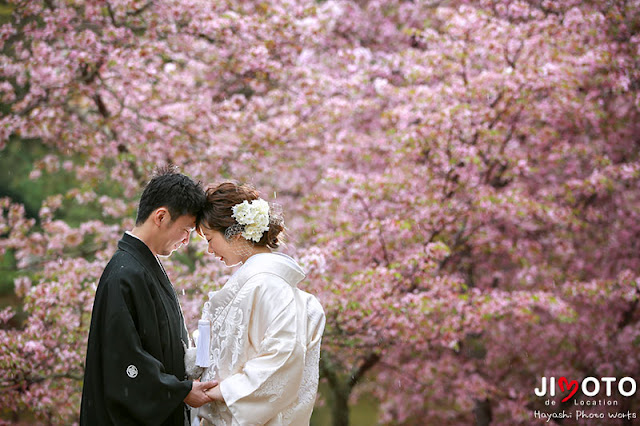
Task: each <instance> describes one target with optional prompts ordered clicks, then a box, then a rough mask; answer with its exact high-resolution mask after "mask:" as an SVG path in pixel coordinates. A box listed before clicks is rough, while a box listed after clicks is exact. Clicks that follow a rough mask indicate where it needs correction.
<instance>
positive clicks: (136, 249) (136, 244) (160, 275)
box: [118, 233, 189, 344]
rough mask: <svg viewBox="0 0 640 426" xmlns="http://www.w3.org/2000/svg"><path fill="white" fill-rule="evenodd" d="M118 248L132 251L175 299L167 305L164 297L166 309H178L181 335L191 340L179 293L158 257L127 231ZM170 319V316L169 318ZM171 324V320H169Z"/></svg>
mask: <svg viewBox="0 0 640 426" xmlns="http://www.w3.org/2000/svg"><path fill="white" fill-rule="evenodd" d="M118 248H119V249H121V250H124V251H126V252H127V253H130V254H131V255H132V256H133V257H134V258H135V259H136V260H138V261H139V262H140V263H141V264H142V265H143V267H144V268H145V269H146V270H147V271H149V272H150V273H151V275H152V276H153V277H154V278H155V281H156V282H157V283H158V284H160V285H159V287H160V288H161V289H162V291H163V292H164V293H166V295H167V296H168V297H169V300H174V301H175V306H167V304H166V303H165V299H164V298H163V299H162V302H163V304H164V308H165V311H167V312H168V311H177V313H178V315H179V317H180V322H181V327H180V328H181V330H180V333H179V335H180V336H181V339H182V341H183V343H184V344H188V342H189V333H188V331H187V329H186V325H185V323H184V316H183V315H182V309H181V308H180V302H179V301H178V295H177V294H176V292H175V290H174V288H173V285H172V284H171V281H169V277H168V276H167V273H166V272H165V270H164V267H163V266H162V264H161V263H160V261H159V260H158V258H157V257H156V256H155V255H154V254H153V253H152V252H151V250H149V247H147V245H146V244H145V243H144V242H142V241H141V240H139V239H138V238H136V237H133V236H131V235H129V234H127V233H125V234H124V236H123V237H122V239H121V240H120V241H119V242H118ZM167 319H168V320H169V318H167ZM169 324H171V321H169Z"/></svg>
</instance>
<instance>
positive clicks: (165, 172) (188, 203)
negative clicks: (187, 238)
mask: <svg viewBox="0 0 640 426" xmlns="http://www.w3.org/2000/svg"><path fill="white" fill-rule="evenodd" d="M205 202H206V196H205V194H204V189H203V188H202V183H201V182H197V183H196V182H194V181H193V180H192V179H191V178H190V177H188V176H185V175H183V174H181V173H178V170H177V167H175V166H171V165H169V166H164V167H159V168H157V169H156V171H155V173H154V176H153V178H152V179H151V180H150V181H149V183H148V184H147V186H146V188H145V189H144V191H143V192H142V196H141V197H140V203H139V205H138V216H137V217H136V225H142V224H143V223H144V222H146V220H147V219H148V218H149V215H151V213H152V212H153V211H154V210H155V209H157V208H159V207H166V208H167V210H168V211H169V214H170V215H171V220H172V221H174V220H176V219H178V218H179V217H180V216H183V215H192V216H195V217H196V218H198V217H199V215H200V214H201V212H202V208H203V206H204V204H205Z"/></svg>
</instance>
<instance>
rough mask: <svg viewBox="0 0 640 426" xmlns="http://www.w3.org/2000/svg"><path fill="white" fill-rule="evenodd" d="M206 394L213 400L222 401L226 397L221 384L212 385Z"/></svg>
mask: <svg viewBox="0 0 640 426" xmlns="http://www.w3.org/2000/svg"><path fill="white" fill-rule="evenodd" d="M205 394H206V395H207V396H208V397H209V398H210V399H211V400H212V401H220V402H224V398H223V397H222V392H221V391H220V385H217V386H215V387H212V388H211V389H209V390H207V391H206V392H205Z"/></svg>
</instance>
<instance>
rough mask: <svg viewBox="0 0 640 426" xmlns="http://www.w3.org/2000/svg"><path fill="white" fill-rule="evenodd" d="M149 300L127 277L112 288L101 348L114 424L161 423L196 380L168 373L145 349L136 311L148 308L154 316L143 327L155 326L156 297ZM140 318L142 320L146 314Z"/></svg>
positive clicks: (108, 299) (120, 279) (110, 287)
mask: <svg viewBox="0 0 640 426" xmlns="http://www.w3.org/2000/svg"><path fill="white" fill-rule="evenodd" d="M131 279H132V280H135V279H142V278H141V277H139V276H138V277H137V278H136V277H131ZM139 287H140V286H138V288H139ZM145 296H146V294H145V293H140V291H139V290H136V291H134V290H133V289H132V286H131V283H130V282H129V280H126V279H122V278H119V279H117V280H116V282H111V283H110V286H109V294H108V296H107V309H106V311H107V315H106V317H105V318H106V323H105V324H104V334H103V339H102V341H101V345H100V346H101V350H102V358H103V367H104V371H103V373H102V374H103V381H104V390H105V394H104V395H105V405H106V407H107V411H108V413H109V415H110V417H111V420H112V421H113V422H114V423H115V424H124V423H127V424H129V423H130V422H131V420H132V419H134V420H135V422H136V424H161V423H162V422H163V421H165V420H166V419H167V418H168V417H169V416H170V415H171V413H172V412H173V411H174V410H176V408H177V407H178V406H179V405H180V404H182V403H183V401H184V398H185V397H186V396H187V394H188V393H189V391H190V390H191V386H192V383H191V381H187V380H185V381H181V380H179V379H178V378H177V377H176V376H174V375H173V374H167V373H166V372H165V367H164V365H163V364H162V362H161V361H159V360H158V359H156V358H155V357H154V356H152V355H151V354H150V353H149V352H147V351H146V350H145V348H144V347H143V345H142V342H141V338H140V335H139V331H138V328H137V327H136V323H135V322H134V317H133V316H132V309H139V307H142V306H145V305H146V306H148V310H147V309H145V310H144V312H143V313H142V316H143V317H144V316H147V317H149V323H145V324H138V327H147V328H151V327H150V325H151V324H152V323H153V321H154V318H153V312H154V311H153V308H152V307H151V306H149V305H150V304H152V301H151V298H150V297H149V299H148V300H146V297H145ZM139 310H140V309H139ZM136 317H137V318H138V321H140V320H139V318H140V317H141V313H140V312H137V314H136ZM158 344H161V342H158Z"/></svg>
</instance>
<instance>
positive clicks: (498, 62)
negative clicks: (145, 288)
mask: <svg viewBox="0 0 640 426" xmlns="http://www.w3.org/2000/svg"><path fill="white" fill-rule="evenodd" d="M11 4H12V5H13V7H14V12H13V15H12V20H11V22H10V23H8V24H5V25H3V26H2V27H1V30H0V40H1V43H2V54H1V56H0V58H1V59H0V61H1V62H0V63H1V64H2V66H1V67H0V101H1V102H2V103H3V105H6V106H7V110H8V111H9V113H8V114H5V115H4V116H2V118H0V148H2V147H5V146H6V145H8V144H20V143H24V141H25V140H29V139H36V140H39V141H40V142H41V143H43V144H45V145H46V146H47V147H49V148H50V155H47V156H46V157H44V158H43V159H42V160H41V161H40V162H38V163H36V164H34V169H33V172H32V174H31V178H32V179H46V178H47V176H49V175H52V174H55V173H57V172H58V171H59V170H65V171H67V172H71V173H73V174H74V175H75V177H76V179H77V182H79V183H78V185H75V187H74V188H72V189H71V190H70V191H68V192H67V193H65V194H52V195H51V196H50V197H49V198H47V199H46V200H45V201H44V202H43V205H42V208H41V210H40V213H39V216H38V218H36V219H37V220H35V219H33V218H28V217H26V215H25V213H24V208H23V207H22V206H21V205H18V204H16V203H15V202H13V201H12V200H10V199H3V200H2V202H1V203H0V207H1V209H2V210H1V212H2V214H1V215H0V229H1V230H2V233H1V234H0V250H1V251H2V252H1V253H2V254H4V253H8V252H11V253H12V254H13V255H14V256H15V258H16V259H17V261H18V267H19V269H20V271H21V276H20V277H19V278H18V279H17V280H16V282H15V291H16V294H17V295H18V296H19V297H21V300H22V301H23V304H24V306H23V308H24V310H25V311H26V313H27V315H28V317H27V319H26V321H25V322H24V324H22V325H20V326H19V327H15V326H8V325H7V326H5V327H4V328H3V329H2V330H0V367H1V368H2V371H3V374H2V379H0V389H2V391H1V392H0V404H1V405H2V406H3V407H9V408H10V409H12V410H13V411H15V412H18V411H23V410H27V411H30V412H32V413H33V414H34V415H35V416H36V418H38V419H40V420H42V421H47V422H49V423H55V424H61V423H68V422H69V421H73V420H75V419H76V418H77V413H78V404H79V395H80V387H81V377H82V374H83V362H84V353H85V345H86V335H87V327H88V321H89V318H90V311H91V304H92V300H93V294H94V292H95V286H96V283H97V280H98V278H99V275H100V273H101V271H102V268H103V267H104V265H105V264H106V262H107V260H108V259H109V257H110V256H111V254H112V253H113V251H114V249H115V243H116V241H117V239H118V238H119V236H120V234H121V233H122V231H123V230H126V229H129V228H130V227H131V226H132V218H133V217H134V214H135V206H136V201H137V196H138V194H139V192H140V190H141V188H142V187H143V185H144V184H145V182H146V180H147V179H148V177H149V175H150V173H151V171H152V170H153V168H154V167H155V166H156V165H158V164H164V163H174V164H177V165H179V166H180V168H181V169H182V171H184V172H185V173H187V174H189V175H191V176H193V177H194V178H196V179H200V180H202V181H204V182H215V181H219V180H222V179H230V178H231V179H237V180H240V181H248V182H251V183H253V184H254V185H255V186H256V187H257V188H259V189H260V190H261V191H262V192H263V196H264V197H265V198H267V199H269V200H273V199H275V198H276V197H277V201H278V202H280V203H282V204H283V205H284V208H285V214H286V217H285V219H286V222H287V227H288V229H289V234H290V235H289V242H288V244H287V245H286V247H285V248H284V250H285V251H288V252H289V253H290V254H292V255H293V256H295V257H296V258H298V259H299V260H300V261H301V262H302V263H303V264H304V266H305V268H306V270H307V271H308V277H307V280H306V281H305V282H304V289H305V290H308V291H310V292H312V293H314V294H316V295H317V296H318V297H319V299H320V300H321V302H322V304H323V306H324V308H325V311H326V313H327V319H328V323H327V329H326V332H325V336H324V340H323V354H322V359H321V375H322V377H323V379H324V380H326V382H327V383H328V385H329V389H330V391H331V395H330V400H331V405H332V412H333V421H334V424H336V425H346V424H349V418H348V407H349V405H350V404H351V403H353V401H354V400H355V399H357V398H358V396H359V395H360V394H361V393H362V392H367V393H371V394H373V395H375V396H376V397H377V399H378V400H379V402H380V418H379V420H380V422H381V423H389V424H425V423H427V424H431V423H434V424H435V423H440V424H471V423H474V422H475V423H476V424H489V423H492V424H508V425H513V424H531V423H534V422H536V421H539V422H541V423H543V422H544V421H545V420H544V419H535V418H533V417H532V411H533V410H535V409H538V410H540V409H543V408H545V407H544V406H543V401H542V399H541V398H539V397H536V396H535V394H534V392H533V390H534V388H535V387H536V386H537V385H538V384H539V380H540V378H541V377H542V376H546V377H550V376H555V377H561V376H565V377H567V378H569V379H576V380H579V379H582V378H584V377H600V376H613V377H617V378H621V377H626V376H629V377H638V376H639V374H638V373H639V372H640V366H639V365H638V360H637V357H636V356H634V353H635V352H636V351H637V347H638V345H640V331H639V330H640V327H639V325H640V324H639V320H640V313H639V311H638V309H637V306H638V296H639V293H640V290H639V287H638V285H639V282H638V270H640V262H639V260H640V250H638V241H639V239H640V225H639V224H640V185H638V180H639V178H640V164H639V148H640V145H639V140H640V139H639V135H640V125H639V124H638V123H640V117H639V110H640V94H639V93H640V71H639V70H640V60H639V59H638V58H639V57H640V51H639V50H638V46H639V45H640V34H639V33H638V31H639V29H640V2H638V1H622V0H620V1H606V2H605V1H598V0H592V1H587V2H578V1H562V2H560V1H548V0H545V1H509V0H482V1H478V2H468V1H448V2H444V1H416V2H406V1H398V0H391V1H380V0H378V1H374V0H372V1H336V0H328V1H325V2H315V1H286V0H269V1H262V2H254V1H239V2H238V1H224V0H223V1H219V2H205V1H198V0H181V1H178V0H163V1H155V2H152V1H140V0H110V1H107V2H105V1H93V0H87V1H82V2H80V1H62V0H60V1H58V0H44V1H13V2H11ZM105 188H109V190H106V189H105ZM66 205H90V206H93V207H95V208H96V209H97V210H98V211H101V212H102V215H101V216H100V217H91V218H86V221H85V222H84V223H82V224H80V225H79V226H77V227H75V226H70V225H69V224H68V223H66V222H64V221H62V220H60V216H59V211H60V209H61V208H63V206H66ZM204 251H205V246H204V244H200V243H198V242H197V241H196V242H194V243H192V244H190V245H189V246H188V247H187V249H186V250H185V251H184V252H182V253H180V254H177V255H174V256H173V257H172V258H171V259H169V260H167V262H166V263H167V269H168V271H169V273H170V275H171V277H172V280H173V282H174V284H175V285H176V287H177V288H178V290H179V294H180V295H181V302H182V304H183V307H184V309H185V311H186V314H187V317H188V322H189V323H190V325H191V326H192V327H193V328H195V319H196V318H197V316H198V313H199V309H200V307H201V306H202V303H203V302H204V300H205V298H206V294H207V292H208V291H210V290H212V289H215V288H218V287H219V286H220V285H222V284H223V283H224V280H225V278H226V277H228V275H229V271H228V270H225V269H222V268H221V267H220V266H219V265H217V264H216V263H215V262H214V261H213V260H212V259H211V258H208V257H206V256H205V255H204ZM13 314H14V311H13V310H12V309H7V310H5V311H3V312H2V314H1V315H0V321H2V322H4V323H5V324H8V323H9V321H10V319H11V318H12V316H13ZM576 398H578V399H580V398H583V399H584V396H580V395H578V396H577V397H576ZM612 398H613V399H616V400H617V401H619V403H620V404H621V406H622V407H624V408H625V409H627V410H638V409H640V407H638V403H637V401H636V399H633V398H625V397H622V396H620V395H617V394H615V393H614V395H613V396H612ZM558 402H559V401H558ZM555 407H557V408H555ZM555 407H551V408H549V407H546V409H547V410H552V411H553V410H556V411H561V410H562V409H565V410H567V411H571V410H575V407H569V406H567V405H563V404H560V403H559V404H558V405H556V406H555ZM606 409H607V407H589V410H591V411H592V412H604V411H605V410H606ZM565 423H566V422H565Z"/></svg>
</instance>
